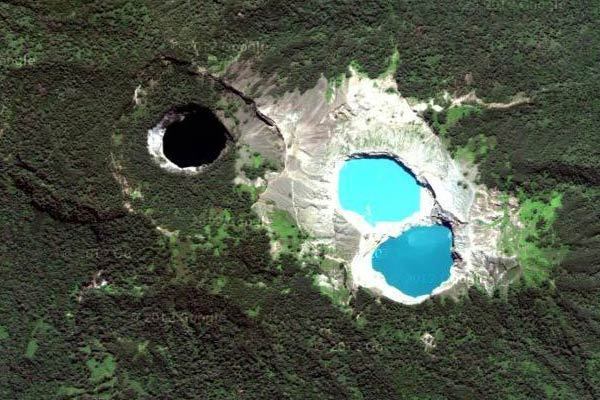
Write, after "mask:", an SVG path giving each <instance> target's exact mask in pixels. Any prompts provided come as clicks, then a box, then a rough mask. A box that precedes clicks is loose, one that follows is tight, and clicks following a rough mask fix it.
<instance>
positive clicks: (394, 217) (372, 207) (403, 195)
mask: <svg viewBox="0 0 600 400" xmlns="http://www.w3.org/2000/svg"><path fill="white" fill-rule="evenodd" d="M338 195H339V199H340V204H341V206H342V207H343V208H344V209H346V210H349V211H354V212H356V213H358V214H360V215H362V217H363V218H364V219H365V220H366V221H367V222H368V223H369V224H371V225H375V224H376V223H377V222H392V221H401V220H403V219H404V218H406V217H408V216H410V215H411V214H413V213H414V212H416V211H418V210H419V207H420V198H421V187H420V186H419V184H418V183H417V181H416V179H415V178H414V177H413V176H412V175H411V174H410V173H409V172H408V171H407V170H406V169H404V168H403V167H402V166H401V165H400V164H398V163H397V162H396V161H394V160H392V159H390V158H355V159H351V160H348V161H346V162H345V164H344V166H343V167H342V169H341V171H340V176H339V187H338Z"/></svg>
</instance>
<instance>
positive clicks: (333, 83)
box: [325, 74, 346, 103]
mask: <svg viewBox="0 0 600 400" xmlns="http://www.w3.org/2000/svg"><path fill="white" fill-rule="evenodd" d="M345 79H346V74H338V75H336V76H335V77H334V78H332V79H329V80H328V81H327V90H326V91H325V99H326V100H327V102H328V103H331V102H332V101H333V99H334V98H335V91H336V89H337V88H339V87H341V86H342V84H343V83H344V80H345Z"/></svg>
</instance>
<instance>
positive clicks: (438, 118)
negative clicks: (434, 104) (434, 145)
mask: <svg viewBox="0 0 600 400" xmlns="http://www.w3.org/2000/svg"><path fill="white" fill-rule="evenodd" d="M432 112H433V121H432V122H433V128H434V130H435V132H436V133H438V134H439V135H440V136H442V137H446V134H447V133H448V129H450V128H451V127H453V126H454V125H456V124H457V123H458V121H460V120H461V119H462V118H465V117H467V116H469V115H471V114H474V113H476V114H480V113H481V108H479V107H477V106H473V105H468V104H465V105H461V106H455V107H450V108H449V109H447V110H443V111H440V112H435V111H432Z"/></svg>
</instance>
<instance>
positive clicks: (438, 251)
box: [372, 225, 452, 297]
mask: <svg viewBox="0 0 600 400" xmlns="http://www.w3.org/2000/svg"><path fill="white" fill-rule="evenodd" d="M451 251H452V231H451V230H450V229H449V228H447V227H445V226H442V225H433V226H416V227H412V228H410V229H408V230H407V231H405V232H404V233H402V234H401V235H400V236H398V237H395V238H389V239H387V240H386V241H385V242H383V243H381V244H380V245H379V246H378V247H377V249H376V250H375V252H374V253H373V257H372V265H373V269H375V271H379V272H381V273H382V274H383V276H384V277H385V280H386V282H387V283H388V284H389V285H390V286H393V287H395V288H397V289H398V290H400V291H401V292H402V293H404V294H407V295H409V296H412V297H417V296H421V295H428V294H431V292H432V291H433V290H434V289H435V288H437V287H438V286H440V285H441V284H442V283H443V282H444V281H446V280H447V279H448V278H449V277H450V268H451V267H452V252H451Z"/></svg>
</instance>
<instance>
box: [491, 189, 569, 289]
mask: <svg viewBox="0 0 600 400" xmlns="http://www.w3.org/2000/svg"><path fill="white" fill-rule="evenodd" d="M519 197H520V202H521V207H520V208H519V211H518V218H519V223H520V226H515V225H514V224H512V223H511V222H510V220H509V218H508V210H507V211H506V212H505V218H504V219H503V221H502V223H501V224H502V236H501V243H500V244H501V248H502V249H503V251H504V252H505V253H506V254H508V255H515V256H516V257H517V260H518V262H519V265H520V266H521V268H522V270H523V278H524V279H525V282H526V283H527V284H530V285H538V284H540V283H542V282H543V281H545V280H546V279H548V277H549V275H550V272H551V270H552V267H553V266H555V265H556V264H558V262H560V260H561V259H562V257H563V256H564V255H565V253H566V248H565V247H564V246H560V245H559V244H558V243H557V242H556V239H555V236H554V234H553V232H552V229H551V228H552V224H553V223H554V221H555V219H556V211H557V209H558V208H559V207H561V205H562V194H561V193H559V192H551V193H549V194H546V195H542V194H540V195H538V196H536V197H535V198H528V197H526V196H525V195H523V194H521V195H520V196H519Z"/></svg>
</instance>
